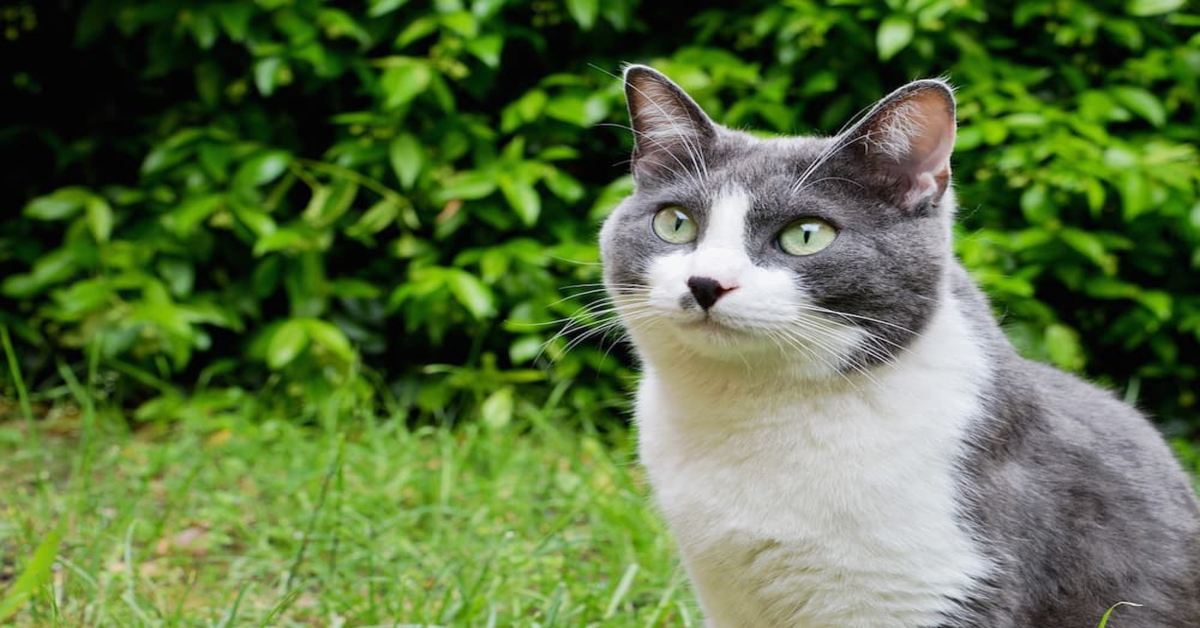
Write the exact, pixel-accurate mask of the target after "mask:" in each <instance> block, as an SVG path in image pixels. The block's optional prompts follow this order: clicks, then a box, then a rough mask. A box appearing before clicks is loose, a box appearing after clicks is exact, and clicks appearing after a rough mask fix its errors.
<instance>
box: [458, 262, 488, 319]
mask: <svg viewBox="0 0 1200 628" xmlns="http://www.w3.org/2000/svg"><path fill="white" fill-rule="evenodd" d="M446 281H447V283H448V284H449V286H450V292H451V293H453V294H454V298H455V299H457V300H458V302H459V303H461V304H462V306H463V307H465V308H467V311H469V312H470V313H471V315H472V316H474V317H475V318H476V319H480V320H482V319H485V318H490V317H491V316H492V315H493V314H494V313H495V309H496V306H495V296H493V295H492V290H491V289H490V288H488V287H487V285H485V284H484V283H483V282H482V281H480V280H479V278H478V277H476V276H475V275H472V274H471V273H468V272H466V271H464V270H458V269H451V270H450V271H449V273H448V275H447V277H446Z"/></svg>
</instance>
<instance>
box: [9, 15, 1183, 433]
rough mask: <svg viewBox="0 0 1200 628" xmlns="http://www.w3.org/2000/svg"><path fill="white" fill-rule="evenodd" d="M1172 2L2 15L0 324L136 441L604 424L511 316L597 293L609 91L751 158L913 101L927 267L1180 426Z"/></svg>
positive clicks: (597, 364)
mask: <svg viewBox="0 0 1200 628" xmlns="http://www.w3.org/2000/svg"><path fill="white" fill-rule="evenodd" d="M1181 7H1183V3H1182V2H1181V1H1178V0H1131V1H1130V2H1128V3H1085V2H1080V1H1074V2H1051V1H1049V0H1021V1H1018V2H1009V3H984V2H982V1H981V0H911V1H907V2H904V1H900V0H889V1H887V2H881V1H868V0H846V1H843V2H838V3H834V4H833V5H829V6H827V5H825V3H815V2H802V1H799V0H797V1H794V2H783V3H760V4H758V5H743V6H741V7H739V8H736V9H706V10H700V11H697V12H694V13H692V14H689V15H687V16H686V19H681V11H680V10H679V9H678V8H673V7H669V6H658V5H654V4H652V3H638V2H634V0H624V1H622V2H604V3H601V2H599V1H598V0H567V2H566V3H565V4H559V3H555V2H550V1H547V0H510V1H505V0H478V1H476V2H462V1H459V0H439V1H437V2H433V3H431V4H427V3H408V2H405V1H404V0H373V1H371V2H369V3H368V5H367V6H365V7H364V6H355V7H354V8H350V7H349V6H347V5H343V4H336V5H335V4H334V3H327V2H323V1H321V0H259V1H258V2H255V3H249V2H225V3H178V2H171V1H166V0H157V1H151V2H130V1H117V0H108V1H101V0H94V1H91V2H75V3H70V2H68V3H64V4H61V5H53V6H50V5H44V4H41V3H38V4H34V3H32V2H27V3H25V4H24V5H19V6H18V7H17V8H12V9H6V10H5V13H4V15H3V17H2V19H3V20H4V25H5V28H6V33H7V38H6V41H5V43H3V44H0V46H3V47H5V48H8V49H9V50H6V52H5V57H6V58H9V59H13V60H17V59H19V61H16V62H15V63H14V65H15V69H14V72H13V79H12V81H11V82H10V84H8V85H6V86H5V87H4V88H3V89H4V100H5V101H6V102H9V103H12V104H13V105H12V106H13V107H14V108H15V109H16V110H19V111H20V112H21V113H22V115H21V116H17V117H11V118H6V120H5V122H3V125H4V126H3V127H0V145H2V146H3V148H4V154H5V155H8V156H10V160H8V161H10V162H11V163H10V164H9V165H8V168H7V171H6V172H5V173H3V175H2V176H3V183H4V186H3V188H4V192H3V193H4V194H8V195H10V198H9V199H8V200H9V205H10V206H12V207H23V211H21V212H20V215H19V216H18V215H11V214H15V213H16V212H10V217H8V218H6V219H3V223H0V224H2V226H3V230H2V232H0V271H2V272H3V274H4V278H3V281H2V283H0V294H2V296H0V317H2V318H0V322H2V323H3V324H5V325H8V326H9V327H10V328H11V329H12V330H13V331H14V333H15V334H16V335H17V337H18V338H19V341H20V348H21V352H22V355H23V359H24V361H25V367H26V368H27V369H28V370H29V371H30V372H32V373H33V374H34V375H35V378H36V380H37V381H39V382H41V384H42V386H43V387H44V388H47V389H52V388H53V386H54V385H55V384H56V378H57V377H58V375H57V367H56V364H57V363H60V362H61V363H63V364H66V365H68V366H72V365H77V364H79V363H81V362H82V361H83V358H84V356H85V355H88V354H89V352H91V354H94V355H95V357H96V359H97V360H98V361H99V366H100V368H101V369H102V371H104V372H105V373H112V374H113V377H112V379H113V380H114V381H115V382H116V383H115V384H114V385H113V386H111V387H110V389H109V392H110V394H112V395H113V396H114V397H116V401H118V402H120V403H126V404H139V405H140V408H141V409H140V414H139V416H141V417H142V418H143V419H146V420H152V419H154V418H156V416H159V415H162V414H164V411H163V408H164V405H163V404H168V405H170V404H173V403H177V402H178V400H179V399H180V398H181V396H180V395H181V393H186V392H189V391H197V390H213V391H222V390H225V391H228V390H253V391H263V392H264V394H262V395H259V400H260V402H262V403H278V404H285V405H289V406H292V407H294V408H295V410H296V416H297V417H298V418H300V419H302V418H305V417H307V416H312V412H314V408H315V407H317V405H319V404H317V403H315V402H319V401H320V400H322V399H324V398H326V397H328V396H329V395H331V394H333V393H334V392H335V391H341V392H340V393H339V394H349V395H352V396H353V397H355V398H357V399H359V401H360V403H362V404H364V405H372V404H377V405H379V406H381V407H383V408H384V409H385V410H387V411H389V412H391V413H394V414H397V415H403V416H410V417H422V418H424V419H432V420H442V421H445V420H454V419H456V417H459V416H463V415H464V413H469V414H470V415H472V416H473V415H474V413H475V411H476V409H479V410H481V411H482V420H485V421H488V422H490V423H492V424H497V425H499V424H503V423H506V422H508V421H509V420H510V419H511V418H512V417H513V416H514V415H516V416H520V415H522V414H524V413H527V412H528V411H529V410H530V409H531V408H535V407H542V406H546V405H554V406H560V407H561V414H562V415H563V416H564V417H595V418H599V417H602V416H610V415H612V413H613V408H614V406H616V405H618V404H619V403H620V399H621V398H622V394H621V392H620V391H621V390H622V389H623V388H625V387H626V386H627V384H628V382H629V381H630V377H629V375H630V373H629V372H628V371H627V370H626V367H625V366H624V365H625V364H626V363H627V362H628V360H627V359H626V358H627V357H628V356H627V355H626V352H625V350H624V349H623V348H622V347H620V346H619V345H618V346H617V347H615V348H614V347H613V345H614V344H615V342H616V339H615V338H614V337H609V338H608V339H607V341H601V340H600V339H599V338H597V337H592V338H587V339H583V340H582V341H581V342H579V343H577V346H575V347H574V348H572V349H571V350H570V351H567V347H568V343H571V342H572V339H573V338H575V336H572V335H571V334H567V335H564V336H563V337H559V338H556V339H552V337H553V336H554V333H555V331H557V330H558V329H559V328H560V327H561V326H562V325H561V324H558V325H543V324H541V323H546V322H548V321H554V320H557V319H562V318H565V317H572V316H574V315H575V314H576V312H577V311H578V310H579V309H580V307H582V306H584V305H587V304H589V303H592V302H594V301H595V300H596V298H597V296H598V295H597V294H596V293H595V292H591V290H592V289H593V288H594V286H595V282H597V281H598V280H599V272H598V267H597V261H598V260H597V253H596V249H595V245H594V238H595V231H596V228H597V225H598V222H599V219H600V218H602V217H603V215H604V214H605V212H606V211H607V210H608V209H610V208H611V207H612V206H613V204H614V203H615V202H616V201H617V200H618V199H619V198H620V197H621V195H622V194H623V193H624V192H625V191H627V190H628V189H629V186H630V185H631V184H630V181H629V179H628V178H627V177H625V176H624V175H623V170H624V166H623V161H624V159H625V155H626V154H627V153H626V151H627V150H628V145H629V143H628V140H627V138H626V137H625V134H626V133H625V131H623V130H621V129H620V128H614V127H613V126H609V125H606V124H605V123H613V124H615V125H623V124H625V116H624V109H623V102H622V99H621V95H620V86H619V82H618V80H617V78H616V77H615V76H614V73H615V72H618V71H619V69H620V65H621V63H622V62H625V61H644V62H652V63H654V64H655V65H656V66H658V67H659V68H661V69H662V70H664V71H666V72H667V73H668V74H670V75H672V76H673V77H675V78H676V79H677V80H678V81H679V82H680V83H681V84H682V85H683V86H684V87H686V88H687V89H689V90H690V91H691V92H692V93H693V94H695V95H696V97H697V99H698V100H699V101H700V102H701V104H702V105H704V106H705V107H706V108H708V109H709V111H710V112H711V113H712V114H713V115H714V117H715V118H716V119H718V120H721V121H723V122H725V123H727V124H730V125H733V126H739V127H753V128H759V129H765V130H767V131H771V132H780V133H792V132H823V133H833V132H835V131H836V130H837V128H838V127H839V126H840V125H841V124H842V123H843V122H844V121H845V120H847V119H848V118H850V117H851V116H852V115H853V114H854V113H855V112H856V111H857V110H858V109H859V108H860V107H862V106H864V105H866V104H869V103H870V102H872V100H873V99H874V98H877V97H878V96H880V95H881V94H882V93H884V92H885V91H887V90H888V89H890V88H892V87H894V86H896V85H898V84H900V83H902V82H903V81H905V80H908V79H910V78H914V77H919V76H929V75H941V74H944V75H946V76H948V77H949V78H950V79H951V80H952V81H953V82H954V83H955V84H957V85H959V86H960V94H959V95H960V101H961V110H960V120H961V125H962V126H961V132H960V138H959V144H958V153H957V156H956V161H955V167H956V172H957V185H958V196H959V199H960V202H961V204H962V208H963V209H962V220H961V224H962V225H963V226H962V231H961V235H962V238H961V241H960V242H961V244H960V253H961V255H962V256H963V257H964V259H965V260H966V261H967V263H968V265H969V266H970V267H971V268H972V269H973V272H974V273H975V275H976V277H977V278H978V279H979V280H980V281H981V282H982V284H983V285H984V286H985V287H986V288H987V289H988V290H989V292H990V293H991V294H992V295H993V296H994V298H995V299H996V304H997V309H998V312H1000V313H1001V314H1002V315H1003V317H1004V320H1005V321H1006V323H1007V325H1008V328H1009V330H1010V332H1011V335H1012V337H1013V338H1014V340H1015V341H1016V342H1017V344H1018V345H1019V346H1020V347H1021V349H1022V350H1023V351H1025V352H1026V353H1027V354H1028V355H1031V356H1033V357H1035V358H1038V359H1043V360H1047V361H1051V362H1053V363H1055V364H1058V365H1059V366H1062V367H1064V368H1068V369H1072V370H1077V371H1086V372H1087V373H1089V374H1090V375H1093V376H1098V377H1100V378H1102V379H1104V380H1106V381H1108V382H1109V383H1110V384H1112V385H1114V386H1116V387H1118V388H1120V389H1125V390H1126V392H1127V396H1129V397H1130V398H1136V399H1138V401H1139V402H1140V403H1141V404H1142V405H1143V406H1144V407H1147V408H1148V409H1150V410H1152V411H1154V412H1155V413H1157V414H1158V415H1159V416H1160V417H1162V418H1163V419H1166V420H1170V421H1173V422H1175V423H1176V424H1177V426H1178V427H1180V428H1181V429H1185V428H1193V429H1194V428H1198V427H1200V420H1198V419H1197V417H1196V415H1195V406H1196V401H1197V400H1196V398H1195V393H1194V392H1193V391H1194V390H1195V389H1196V384H1197V382H1198V380H1200V373H1198V372H1197V365H1196V362H1195V359H1194V357H1191V356H1195V355H1197V354H1198V352H1200V290H1197V284H1196V282H1195V280H1194V279H1193V278H1192V276H1193V273H1194V272H1195V271H1196V269H1197V267H1200V247H1198V246H1197V245H1198V243H1200V203H1198V202H1197V198H1198V196H1200V195H1198V194H1197V189H1198V187H1200V166H1198V165H1197V164H1198V162H1200V160H1198V159H1197V154H1196V148H1195V144H1196V141H1197V139H1198V136H1200V119H1198V117H1197V102H1196V100H1197V93H1198V89H1197V83H1198V77H1200V36H1197V35H1196V34H1195V32H1196V31H1195V27H1196V26H1197V25H1198V24H1200V16H1197V15H1194V14H1189V13H1186V12H1185V11H1183V10H1181ZM71 111H74V113H73V114H72V113H64V112H71ZM16 156H19V157H20V158H19V159H12V158H11V157H16ZM568 286H577V287H575V288H569V287H568ZM573 294H574V295H577V296H571V295H573ZM564 297H565V298H564ZM600 335H601V334H596V336H600ZM543 346H544V347H545V350H544V351H543ZM75 368H81V367H75ZM1139 391H1140V392H1139Z"/></svg>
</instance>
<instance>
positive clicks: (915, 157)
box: [897, 91, 954, 176]
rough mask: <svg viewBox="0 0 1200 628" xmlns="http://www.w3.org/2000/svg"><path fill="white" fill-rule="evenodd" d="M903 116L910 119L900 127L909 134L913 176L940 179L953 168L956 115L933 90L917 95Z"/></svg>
mask: <svg viewBox="0 0 1200 628" xmlns="http://www.w3.org/2000/svg"><path fill="white" fill-rule="evenodd" d="M902 107H903V108H902V110H901V112H898V113H900V115H901V116H903V117H905V118H908V120H906V121H904V122H899V121H898V122H899V123H898V125H897V126H899V127H900V129H902V130H903V132H905V133H906V134H907V135H908V138H907V139H908V145H909V150H908V155H907V160H906V161H907V162H908V163H907V164H906V165H907V166H908V167H911V168H912V169H913V174H920V173H926V172H927V173H930V174H933V175H934V176H937V174H939V173H940V172H941V171H943V170H949V168H950V153H951V151H953V150H954V114H952V113H951V112H950V111H949V110H948V109H947V107H946V101H945V99H944V98H943V97H942V96H941V95H939V94H937V93H934V92H932V91H926V92H923V93H919V94H916V95H914V96H913V97H912V98H911V99H910V100H909V101H908V102H907V103H905V104H904V105H903V106H902Z"/></svg>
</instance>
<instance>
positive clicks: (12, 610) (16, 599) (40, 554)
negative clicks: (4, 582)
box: [0, 530, 62, 622]
mask: <svg viewBox="0 0 1200 628" xmlns="http://www.w3.org/2000/svg"><path fill="white" fill-rule="evenodd" d="M61 540H62V533H61V532H60V531H58V530H51V531H50V533H49V534H47V535H46V538H44V539H42V543H41V545H38V548H37V549H36V550H35V551H34V552H33V558H31V559H29V564H28V565H26V566H25V571H23V572H22V573H21V575H20V577H18V578H17V581H16V582H15V583H13V586H12V588H11V589H9V591H8V593H7V594H6V595H5V596H4V598H3V599H0V622H3V621H6V620H7V619H8V618H10V617H12V616H13V615H14V614H16V612H17V610H18V609H20V608H21V605H22V604H24V603H25V601H26V600H28V599H29V598H31V597H33V594H34V593H36V592H37V590H38V587H40V586H42V584H44V583H45V582H46V581H47V580H49V579H50V570H51V568H53V567H54V557H55V556H57V555H58V544H59V541H61Z"/></svg>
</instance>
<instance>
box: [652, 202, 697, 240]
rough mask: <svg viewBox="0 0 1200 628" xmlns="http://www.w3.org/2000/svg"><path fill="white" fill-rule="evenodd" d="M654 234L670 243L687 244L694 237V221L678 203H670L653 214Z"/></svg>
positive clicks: (695, 230) (695, 232)
mask: <svg viewBox="0 0 1200 628" xmlns="http://www.w3.org/2000/svg"><path fill="white" fill-rule="evenodd" d="M654 234H655V235H657V236H658V237H660V238H662V239H663V240H666V241H667V242H670V243H671V244H687V243H688V242H691V241H692V240H695V239H696V234H697V229H696V221H695V220H692V215H691V214H689V213H687V212H686V211H684V209H683V208H682V207H680V206H678V205H671V206H670V207H664V208H662V209H660V210H658V213H656V214H654Z"/></svg>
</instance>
